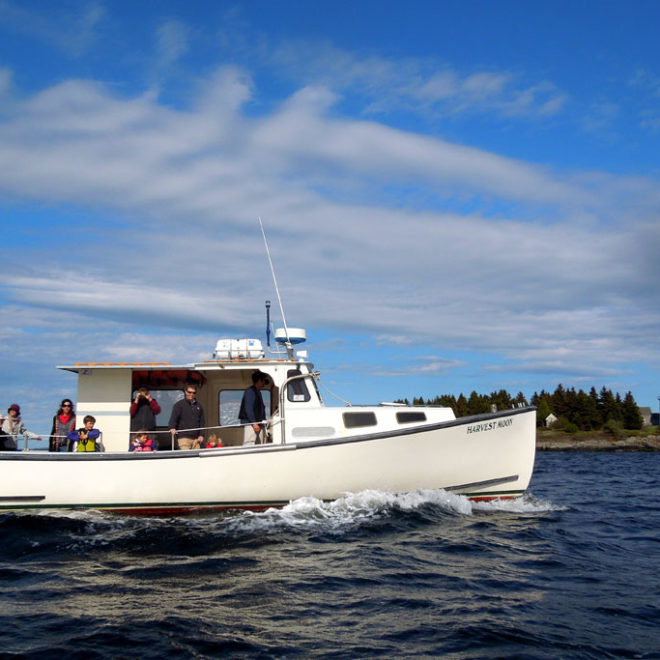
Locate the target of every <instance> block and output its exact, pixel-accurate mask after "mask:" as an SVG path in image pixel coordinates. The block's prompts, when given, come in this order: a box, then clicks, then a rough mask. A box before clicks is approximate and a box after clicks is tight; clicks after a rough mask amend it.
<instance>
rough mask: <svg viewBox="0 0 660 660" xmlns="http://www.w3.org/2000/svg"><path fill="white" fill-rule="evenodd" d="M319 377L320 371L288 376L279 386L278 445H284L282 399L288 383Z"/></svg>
mask: <svg viewBox="0 0 660 660" xmlns="http://www.w3.org/2000/svg"><path fill="white" fill-rule="evenodd" d="M320 375H321V372H320V371H310V372H309V373H306V374H296V375H295V376H290V377H289V378H287V379H286V380H285V381H284V382H283V383H282V384H281V385H280V400H279V413H280V425H281V427H282V428H281V431H280V435H281V438H280V444H282V445H283V444H284V438H285V433H284V427H285V424H284V418H285V415H284V397H285V394H286V390H287V387H288V386H289V383H290V382H291V381H293V380H301V379H302V378H318V377H319V376H320Z"/></svg>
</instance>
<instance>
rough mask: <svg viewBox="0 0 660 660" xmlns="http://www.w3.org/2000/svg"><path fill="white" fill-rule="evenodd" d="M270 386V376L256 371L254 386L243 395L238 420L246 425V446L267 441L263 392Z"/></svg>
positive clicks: (244, 442) (244, 436)
mask: <svg viewBox="0 0 660 660" xmlns="http://www.w3.org/2000/svg"><path fill="white" fill-rule="evenodd" d="M267 386H268V374H265V373H264V372H263V371H255V372H254V373H253V374H252V385H251V387H248V388H247V389H246V390H245V392H244V393H243V399H242V400H241V408H240V410H239V412H238V419H239V421H240V422H241V424H245V425H246V426H245V428H244V429H243V444H244V445H260V444H261V443H262V442H264V441H265V438H264V430H265V427H264V425H263V423H260V422H263V420H264V419H265V418H266V406H265V405H264V400H263V398H262V396H261V391H260V390H263V389H264V387H267Z"/></svg>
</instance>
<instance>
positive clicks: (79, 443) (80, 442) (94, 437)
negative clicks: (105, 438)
mask: <svg viewBox="0 0 660 660" xmlns="http://www.w3.org/2000/svg"><path fill="white" fill-rule="evenodd" d="M83 424H84V425H85V426H83V427H82V428H80V429H78V430H77V431H71V432H70V433H69V434H68V435H67V438H68V440H69V445H68V451H103V449H102V446H101V442H100V440H99V436H100V435H101V432H100V431H99V430H98V429H95V428H94V424H96V418H95V417H93V416H92V415H85V417H84V418H83Z"/></svg>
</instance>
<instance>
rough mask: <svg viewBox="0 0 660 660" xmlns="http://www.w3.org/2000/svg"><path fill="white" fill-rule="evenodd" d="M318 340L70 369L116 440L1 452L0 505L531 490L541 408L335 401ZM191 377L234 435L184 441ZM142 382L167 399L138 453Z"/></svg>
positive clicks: (258, 501) (120, 509)
mask: <svg viewBox="0 0 660 660" xmlns="http://www.w3.org/2000/svg"><path fill="white" fill-rule="evenodd" d="M268 306H269V303H267V307H268ZM268 327H269V326H268V325H267V328H268ZM305 339H306V332H305V331H304V329H300V328H288V327H286V326H285V327H284V328H280V329H278V330H276V331H275V340H276V341H275V347H274V349H272V350H271V348H270V331H268V330H267V348H268V350H266V348H264V345H263V343H262V341H261V340H259V339H254V338H223V339H220V340H219V341H218V342H217V344H216V347H215V350H214V351H213V353H212V354H210V357H209V359H207V360H203V361H199V362H192V363H182V364H172V363H169V362H119V363H107V362H104V363H99V362H82V363H74V364H69V365H62V366H60V367H58V368H60V369H63V370H66V371H69V372H74V373H76V374H77V377H78V396H77V415H78V420H79V421H81V420H82V418H83V416H84V415H87V414H91V415H93V416H94V417H95V418H96V420H97V421H96V426H97V427H98V428H99V429H100V430H101V431H102V440H103V445H104V448H105V451H102V452H69V453H67V452H64V453H61V452H60V453H56V452H45V451H4V452H0V510H13V509H30V510H39V509H71V508H73V509H98V510H103V511H111V512H116V513H130V514H178V513H189V512H199V511H211V510H223V509H235V508H237V509H252V510H260V509H265V508H269V507H280V506H284V505H286V504H288V503H289V502H290V501H292V500H295V499H298V498H302V497H314V498H318V499H320V500H335V499H337V498H340V497H342V496H344V495H346V494H347V493H350V492H360V491H365V490H369V489H376V490H380V491H387V492H392V493H408V492H414V491H418V490H423V489H445V490H447V491H451V492H453V493H457V494H461V495H464V496H466V497H468V498H470V499H473V500H489V499H495V498H514V497H519V496H521V495H523V493H524V492H525V490H526V489H527V487H528V485H529V482H530V479H531V477H532V471H533V467H534V455H535V434H536V409H535V408H534V407H531V406H523V407H517V408H512V409H510V410H500V411H493V412H490V413H487V414H482V415H476V416H470V417H460V418H456V416H455V414H454V412H453V410H452V409H451V408H448V407H442V406H428V405H427V406H419V405H402V404H397V403H381V404H378V405H350V404H348V403H346V402H344V403H343V405H329V404H327V403H326V401H325V400H324V398H323V396H322V393H324V391H325V390H324V387H323V382H322V380H321V376H320V372H319V371H317V370H315V368H314V365H313V364H312V362H311V361H310V359H309V356H308V351H307V350H301V344H302V343H303V342H304V341H305ZM256 370H259V371H261V372H263V373H265V374H267V376H268V381H269V385H268V387H267V388H266V389H264V390H263V392H262V393H263V394H264V401H265V404H266V419H265V420H264V423H265V425H266V426H267V441H265V442H263V443H262V444H256V445H252V446H247V445H243V426H242V425H241V424H240V422H239V420H238V409H239V405H240V400H241V395H242V393H243V391H244V390H245V389H246V388H247V387H249V386H250V385H251V384H252V380H251V376H252V374H253V373H254V372H255V371H256ZM190 383H194V384H195V385H196V386H197V389H198V393H197V398H198V400H199V402H200V403H201V405H202V406H203V408H204V410H205V412H206V427H205V429H203V430H202V431H201V432H202V433H204V434H207V435H208V434H210V433H211V432H213V433H215V434H217V435H218V436H219V438H220V439H221V441H222V446H221V447H218V448H196V449H185V450H180V449H174V448H173V445H174V446H176V445H175V443H174V440H173V438H172V435H171V434H170V433H169V430H168V428H167V424H168V418H169V412H170V410H171V408H172V406H173V405H174V403H175V402H176V401H177V400H178V399H179V398H181V397H182V396H183V395H182V388H184V387H185V386H186V385H187V384H190ZM140 387H147V388H149V390H150V392H151V393H152V395H153V396H154V397H155V398H156V399H157V400H158V402H159V404H160V405H161V407H162V412H161V413H160V415H158V418H157V424H158V425H157V427H156V429H155V431H154V435H155V437H157V440H158V443H159V445H160V450H159V451H156V452H141V453H135V452H130V451H129V442H130V438H131V432H130V414H129V408H130V403H131V400H132V397H133V396H134V392H135V391H136V390H138V388H140Z"/></svg>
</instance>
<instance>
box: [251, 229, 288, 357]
mask: <svg viewBox="0 0 660 660" xmlns="http://www.w3.org/2000/svg"><path fill="white" fill-rule="evenodd" d="M258 220H259V226H260V227H261V235H262V236H263V237H264V245H265V246H266V255H267V256H268V263H269V264H270V272H271V273H272V274H273V283H274V284H275V293H277V302H278V303H279V305H280V313H281V314H282V323H283V324H284V332H285V334H286V347H287V351H288V352H289V354H290V355H291V354H292V353H293V346H292V345H291V341H290V340H289V328H288V327H287V325H286V318H285V316H284V307H282V298H281V296H280V287H279V286H278V284H277V277H275V268H273V260H272V259H271V258H270V248H269V247H268V241H267V240H266V232H265V231H264V223H263V222H261V217H259V218H258ZM266 309H267V310H268V313H269V314H270V302H267V303H266Z"/></svg>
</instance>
